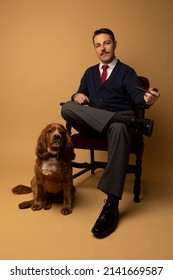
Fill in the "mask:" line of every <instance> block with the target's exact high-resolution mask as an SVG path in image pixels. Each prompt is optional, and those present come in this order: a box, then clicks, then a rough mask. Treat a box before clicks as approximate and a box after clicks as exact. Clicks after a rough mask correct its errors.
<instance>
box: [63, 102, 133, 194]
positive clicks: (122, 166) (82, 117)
mask: <svg viewBox="0 0 173 280" xmlns="http://www.w3.org/2000/svg"><path fill="white" fill-rule="evenodd" d="M61 114H62V117H63V118H64V119H65V120H66V121H68V122H69V123H70V124H71V125H72V126H73V127H74V128H75V129H76V130H77V131H79V132H80V133H83V134H85V135H86V134H87V135H88V134H90V133H96V134H97V135H102V136H103V135H105V137H107V139H108V162H107V166H106V168H105V170H104V173H103V175H102V177H101V179H100V181H99V183H98V186H97V187H98V189H100V190H101V191H103V192H104V193H106V194H113V195H115V196H117V197H118V198H119V199H121V198H122V194H123V189H124V182H125V177H126V172H127V166H128V161H129V156H130V151H131V142H132V141H131V139H132V135H133V130H132V129H131V128H130V126H126V125H125V124H124V123H120V122H110V120H111V119H112V117H113V116H114V115H115V113H114V112H110V111H106V110H102V109H97V108H93V107H89V106H83V105H80V104H77V103H76V102H74V101H69V102H66V103H65V104H64V105H63V106H62V111H61Z"/></svg>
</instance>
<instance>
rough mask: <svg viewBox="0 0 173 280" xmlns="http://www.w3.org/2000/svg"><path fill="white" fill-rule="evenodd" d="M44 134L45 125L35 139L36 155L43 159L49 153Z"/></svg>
mask: <svg viewBox="0 0 173 280" xmlns="http://www.w3.org/2000/svg"><path fill="white" fill-rule="evenodd" d="M46 134H47V127H46V128H44V129H43V130H42V132H41V134H40V136H39V138H38V140H37V146H36V156H37V157H39V158H43V159H44V158H47V157H48V155H49V153H48V151H47V142H46Z"/></svg>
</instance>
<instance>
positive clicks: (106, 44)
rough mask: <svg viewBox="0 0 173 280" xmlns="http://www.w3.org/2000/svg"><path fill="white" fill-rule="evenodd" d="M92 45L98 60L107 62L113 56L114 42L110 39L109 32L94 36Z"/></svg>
mask: <svg viewBox="0 0 173 280" xmlns="http://www.w3.org/2000/svg"><path fill="white" fill-rule="evenodd" d="M93 43H94V47H95V50H96V54H97V56H98V58H99V60H100V61H101V62H102V63H104V64H108V63H110V62H111V61H112V60H113V59H114V58H115V49H116V42H113V41H112V38H111V37H110V35H109V34H104V33H102V34H99V35H96V36H95V38H94V42H93Z"/></svg>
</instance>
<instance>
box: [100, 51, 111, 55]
mask: <svg viewBox="0 0 173 280" xmlns="http://www.w3.org/2000/svg"><path fill="white" fill-rule="evenodd" d="M104 54H109V52H106V51H104V52H102V53H101V54H100V55H101V56H102V55H104Z"/></svg>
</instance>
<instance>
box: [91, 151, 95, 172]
mask: <svg viewBox="0 0 173 280" xmlns="http://www.w3.org/2000/svg"><path fill="white" fill-rule="evenodd" d="M90 162H91V174H92V175H94V171H95V168H94V150H90Z"/></svg>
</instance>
